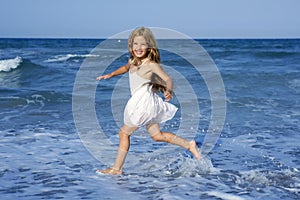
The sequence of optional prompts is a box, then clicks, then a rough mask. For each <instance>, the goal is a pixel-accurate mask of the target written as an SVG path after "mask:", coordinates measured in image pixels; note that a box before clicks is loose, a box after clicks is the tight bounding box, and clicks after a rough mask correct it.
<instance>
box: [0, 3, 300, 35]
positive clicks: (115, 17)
mask: <svg viewBox="0 0 300 200" xmlns="http://www.w3.org/2000/svg"><path fill="white" fill-rule="evenodd" d="M141 26H146V27H161V28H168V29H172V30H175V31H179V32H181V33H183V34H186V35H188V36H190V37H192V38H208V39H209V38H300V0H148V1H145V0H144V1H143V0H0V38H107V37H110V36H112V35H115V34H117V33H120V32H123V31H127V30H130V29H134V28H136V27H141Z"/></svg>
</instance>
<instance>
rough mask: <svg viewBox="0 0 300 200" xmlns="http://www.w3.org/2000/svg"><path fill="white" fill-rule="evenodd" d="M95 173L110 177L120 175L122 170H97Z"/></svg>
mask: <svg viewBox="0 0 300 200" xmlns="http://www.w3.org/2000/svg"><path fill="white" fill-rule="evenodd" d="M96 172H97V173H102V174H111V175H120V174H122V170H118V169H114V168H108V169H105V170H100V169H98V170H97V171H96Z"/></svg>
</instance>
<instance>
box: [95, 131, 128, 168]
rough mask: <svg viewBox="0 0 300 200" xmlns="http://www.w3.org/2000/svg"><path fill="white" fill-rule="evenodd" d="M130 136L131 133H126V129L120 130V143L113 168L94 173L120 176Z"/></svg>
mask: <svg viewBox="0 0 300 200" xmlns="http://www.w3.org/2000/svg"><path fill="white" fill-rule="evenodd" d="M130 134H131V132H127V129H126V128H124V127H123V128H122V129H121V130H120V132H119V138H120V143H119V148H118V153H117V156H116V160H115V163H114V165H113V167H111V168H108V169H105V170H97V171H96V172H101V173H103V174H122V167H123V164H124V161H125V158H126V156H127V153H128V150H129V147H130Z"/></svg>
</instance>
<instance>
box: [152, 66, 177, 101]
mask: <svg viewBox="0 0 300 200" xmlns="http://www.w3.org/2000/svg"><path fill="white" fill-rule="evenodd" d="M151 68H152V72H153V73H155V74H156V75H158V76H159V77H160V78H161V79H162V80H164V81H165V82H166V90H165V92H164V96H165V98H166V101H169V100H170V99H171V98H172V93H173V81H172V78H171V77H170V76H169V75H168V74H167V73H166V72H165V71H164V70H163V69H162V68H161V66H160V65H159V64H157V63H155V64H153V66H152V67H151Z"/></svg>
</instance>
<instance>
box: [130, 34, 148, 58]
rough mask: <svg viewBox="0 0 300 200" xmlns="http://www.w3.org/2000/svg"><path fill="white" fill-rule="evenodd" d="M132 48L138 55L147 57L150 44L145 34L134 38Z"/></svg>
mask: <svg viewBox="0 0 300 200" xmlns="http://www.w3.org/2000/svg"><path fill="white" fill-rule="evenodd" d="M132 47H133V48H132V49H133V52H134V54H135V56H136V57H138V58H144V57H146V54H147V50H148V45H147V42H146V40H145V38H144V37H143V36H136V37H135V38H134V39H133V44H132Z"/></svg>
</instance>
